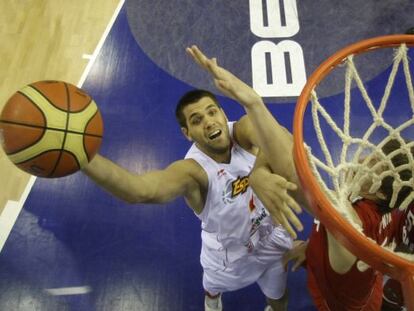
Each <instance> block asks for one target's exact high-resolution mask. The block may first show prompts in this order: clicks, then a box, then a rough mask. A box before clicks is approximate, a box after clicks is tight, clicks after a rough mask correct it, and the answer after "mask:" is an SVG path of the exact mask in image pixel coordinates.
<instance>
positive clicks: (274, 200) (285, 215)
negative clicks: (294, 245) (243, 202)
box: [249, 167, 303, 238]
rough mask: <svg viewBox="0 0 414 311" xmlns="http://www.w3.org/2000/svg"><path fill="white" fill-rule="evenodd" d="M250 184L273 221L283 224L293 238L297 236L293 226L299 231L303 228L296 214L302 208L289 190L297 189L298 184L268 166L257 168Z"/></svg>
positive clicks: (251, 176)
mask: <svg viewBox="0 0 414 311" xmlns="http://www.w3.org/2000/svg"><path fill="white" fill-rule="evenodd" d="M249 184H250V186H251V187H252V189H253V191H254V193H255V194H256V195H257V197H258V198H259V200H260V201H262V203H263V204H264V206H265V207H266V209H267V210H268V211H269V213H270V216H271V217H272V219H273V221H274V222H275V223H279V224H281V225H282V226H283V227H284V228H285V229H286V230H287V231H288V232H289V234H290V235H291V236H292V237H293V238H296V237H297V234H296V232H295V230H294V229H293V227H294V228H295V229H296V230H297V231H302V230H303V225H302V223H301V222H300V220H299V218H298V217H297V216H296V213H301V212H302V209H301V208H300V206H299V204H298V203H297V202H296V201H295V200H294V199H293V198H292V197H291V196H290V195H289V191H295V190H296V189H297V186H296V185H295V184H294V183H291V182H289V181H287V180H286V179H285V178H283V177H282V176H279V175H277V174H273V173H271V172H270V171H269V170H268V169H267V168H266V167H259V168H255V169H254V170H253V171H252V174H251V175H250V178H249ZM292 226H293V227H292Z"/></svg>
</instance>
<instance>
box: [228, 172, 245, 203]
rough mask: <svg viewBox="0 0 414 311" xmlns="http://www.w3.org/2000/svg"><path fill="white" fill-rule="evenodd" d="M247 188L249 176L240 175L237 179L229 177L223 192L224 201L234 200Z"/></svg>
mask: <svg viewBox="0 0 414 311" xmlns="http://www.w3.org/2000/svg"><path fill="white" fill-rule="evenodd" d="M247 188H249V176H243V177H240V176H239V177H238V178H237V179H236V180H231V179H229V180H228V181H227V182H226V186H225V187H224V190H223V192H222V199H223V203H225V204H229V203H232V202H234V200H235V198H236V197H237V196H239V195H240V194H243V193H245V192H246V191H247Z"/></svg>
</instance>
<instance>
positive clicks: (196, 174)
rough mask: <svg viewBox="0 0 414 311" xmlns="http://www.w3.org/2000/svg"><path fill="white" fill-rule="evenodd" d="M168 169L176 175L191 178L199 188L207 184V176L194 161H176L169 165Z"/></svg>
mask: <svg viewBox="0 0 414 311" xmlns="http://www.w3.org/2000/svg"><path fill="white" fill-rule="evenodd" d="M169 168H170V169H172V170H173V171H174V172H176V173H177V174H183V175H185V176H186V177H189V178H191V179H192V180H194V181H195V182H196V183H197V184H199V185H200V186H205V185H206V184H208V176H207V174H206V172H205V170H204V169H203V168H202V167H201V165H200V164H198V163H197V161H196V160H194V159H191V158H187V159H182V160H177V161H175V162H173V163H172V164H170V166H169Z"/></svg>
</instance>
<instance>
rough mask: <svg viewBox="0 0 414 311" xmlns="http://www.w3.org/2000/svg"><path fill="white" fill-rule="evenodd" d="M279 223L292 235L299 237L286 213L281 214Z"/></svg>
mask: <svg viewBox="0 0 414 311" xmlns="http://www.w3.org/2000/svg"><path fill="white" fill-rule="evenodd" d="M279 219H280V220H279V223H280V224H281V225H282V227H283V228H285V230H286V231H287V232H288V233H289V234H290V236H291V237H292V238H294V239H296V238H297V235H296V232H295V230H293V228H292V226H291V225H290V223H289V221H288V220H287V219H286V216H285V215H284V214H281V215H280V217H279Z"/></svg>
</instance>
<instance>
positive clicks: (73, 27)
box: [0, 0, 120, 213]
mask: <svg viewBox="0 0 414 311" xmlns="http://www.w3.org/2000/svg"><path fill="white" fill-rule="evenodd" d="M119 2H120V0H105V1H95V0H70V1H64V0H53V1H52V0H28V1H0V12H1V18H0V42H1V49H0V81H1V91H0V109H1V108H2V107H3V106H4V104H5V102H6V101H7V99H8V98H9V97H10V96H11V95H12V94H13V93H14V92H15V91H16V90H18V89H19V88H20V87H22V86H24V85H25V84H28V83H31V82H34V81H39V80H63V81H67V82H70V83H72V84H75V85H76V84H77V83H78V82H79V79H80V78H81V76H82V73H83V71H84V70H85V68H86V66H87V64H88V62H89V59H88V55H91V54H92V53H93V52H94V50H95V48H96V46H97V44H98V42H99V40H100V38H101V36H102V34H103V33H104V31H105V29H106V26H107V24H108V22H109V21H110V19H111V17H112V15H113V13H114V11H115V9H116V8H117V6H118V4H119ZM29 178H30V175H28V174H26V173H24V172H22V171H20V170H18V169H16V168H15V167H14V166H13V165H12V164H11V163H10V161H9V160H8V159H7V157H6V156H5V154H4V152H3V150H1V148H0V189H1V190H0V213H1V211H2V210H3V208H4V206H5V205H6V203H7V202H8V201H9V200H12V201H18V200H19V199H20V196H21V194H22V193H23V191H24V189H25V187H26V185H27V183H28V181H29Z"/></svg>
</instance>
